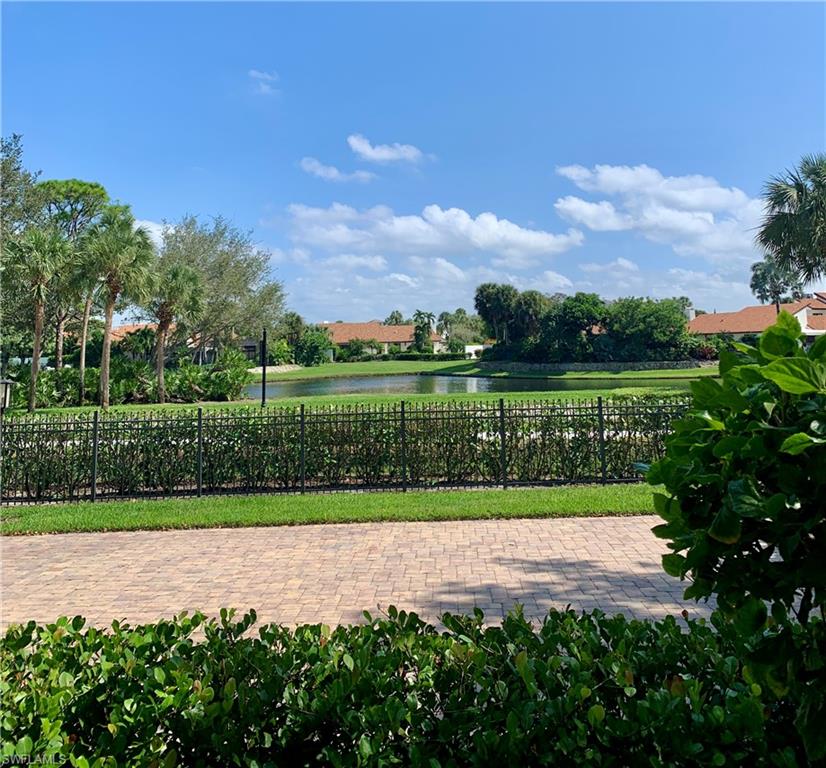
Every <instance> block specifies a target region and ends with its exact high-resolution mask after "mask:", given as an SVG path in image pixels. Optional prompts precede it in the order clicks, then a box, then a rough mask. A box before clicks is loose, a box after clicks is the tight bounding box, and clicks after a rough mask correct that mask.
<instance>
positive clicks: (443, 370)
mask: <svg viewBox="0 0 826 768" xmlns="http://www.w3.org/2000/svg"><path fill="white" fill-rule="evenodd" d="M404 373H423V374H440V375H446V376H485V377H496V378H519V379H553V380H556V379H569V380H572V381H576V380H577V379H605V380H612V379H620V380H622V379H696V378H698V377H700V376H716V375H718V373H719V371H718V369H717V366H712V367H709V368H668V369H663V370H660V371H622V372H621V373H611V372H610V371H567V372H564V373H538V372H530V373H512V372H510V371H497V370H496V369H494V368H484V369H483V368H480V367H479V364H478V363H477V362H475V361H472V360H470V361H466V362H463V361H456V360H448V361H433V360H375V361H368V362H364V363H325V364H324V365H318V366H315V367H314V368H301V369H300V370H297V371H283V372H281V373H269V374H268V375H267V380H268V381H294V380H301V379H328V378H339V377H342V376H389V375H395V374H404ZM253 380H254V381H256V382H257V381H259V380H260V376H254V377H253Z"/></svg>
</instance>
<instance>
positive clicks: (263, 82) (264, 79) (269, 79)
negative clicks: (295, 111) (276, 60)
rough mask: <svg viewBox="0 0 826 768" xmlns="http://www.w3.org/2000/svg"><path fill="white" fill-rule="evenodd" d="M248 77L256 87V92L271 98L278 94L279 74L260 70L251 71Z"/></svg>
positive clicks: (248, 72)
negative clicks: (276, 85)
mask: <svg viewBox="0 0 826 768" xmlns="http://www.w3.org/2000/svg"><path fill="white" fill-rule="evenodd" d="M247 77H249V79H250V80H251V81H252V83H253V84H254V86H255V92H256V93H260V94H261V95H263V96H270V95H272V94H275V93H278V89H277V88H276V87H275V84H276V83H277V82H278V73H277V72H264V71H262V70H260V69H250V70H248V71H247Z"/></svg>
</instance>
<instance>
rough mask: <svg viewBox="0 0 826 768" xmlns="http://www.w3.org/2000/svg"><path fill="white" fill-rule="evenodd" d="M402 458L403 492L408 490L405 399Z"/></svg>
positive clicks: (402, 416) (402, 419)
mask: <svg viewBox="0 0 826 768" xmlns="http://www.w3.org/2000/svg"><path fill="white" fill-rule="evenodd" d="M399 427H400V430H401V459H402V492H404V493H406V492H407V421H406V419H405V414H404V400H402V412H401V422H400V424H399Z"/></svg>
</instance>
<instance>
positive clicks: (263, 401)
mask: <svg viewBox="0 0 826 768" xmlns="http://www.w3.org/2000/svg"><path fill="white" fill-rule="evenodd" d="M266 405H267V329H266V328H264V329H263V330H262V331H261V407H262V408H264V407H265V406H266Z"/></svg>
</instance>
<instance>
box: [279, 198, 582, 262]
mask: <svg viewBox="0 0 826 768" xmlns="http://www.w3.org/2000/svg"><path fill="white" fill-rule="evenodd" d="M288 213H289V214H290V216H291V219H292V222H291V223H292V232H291V236H292V238H293V240H294V242H296V243H299V244H302V245H306V246H311V247H320V248H324V249H326V250H332V251H336V250H340V249H346V250H348V251H361V252H372V253H376V252H379V253H402V254H404V253H422V252H423V251H430V252H437V253H439V254H444V253H467V252H480V253H490V254H492V255H494V256H496V257H497V265H498V266H502V267H511V268H513V269H523V268H525V267H527V266H530V265H532V264H534V263H535V262H536V260H537V259H538V258H539V257H543V256H552V255H555V254H559V253H563V252H564V251H567V250H569V249H570V248H573V247H575V246H578V245H580V244H581V243H582V241H583V239H584V238H583V234H582V232H580V231H579V230H576V229H569V230H568V231H567V232H565V233H563V234H554V233H551V232H546V231H544V230H539V229H526V228H524V227H521V226H519V225H518V224H514V223H513V222H511V221H508V220H507V219H500V218H498V217H497V216H496V215H495V214H493V213H480V214H479V215H478V216H476V217H474V216H471V215H470V214H469V213H468V212H467V211H464V210H462V209H461V208H447V209H443V208H440V207H439V206H438V205H428V206H426V207H425V208H424V210H423V211H422V213H421V214H413V215H404V216H397V215H396V214H395V213H394V212H393V210H392V209H391V208H388V207H387V206H375V207H374V208H369V209H366V210H362V211H359V210H357V209H355V208H352V207H351V206H347V205H343V204H341V203H333V205H331V206H330V207H329V208H315V207H311V206H306V205H301V204H294V205H291V206H289V208H288Z"/></svg>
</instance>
